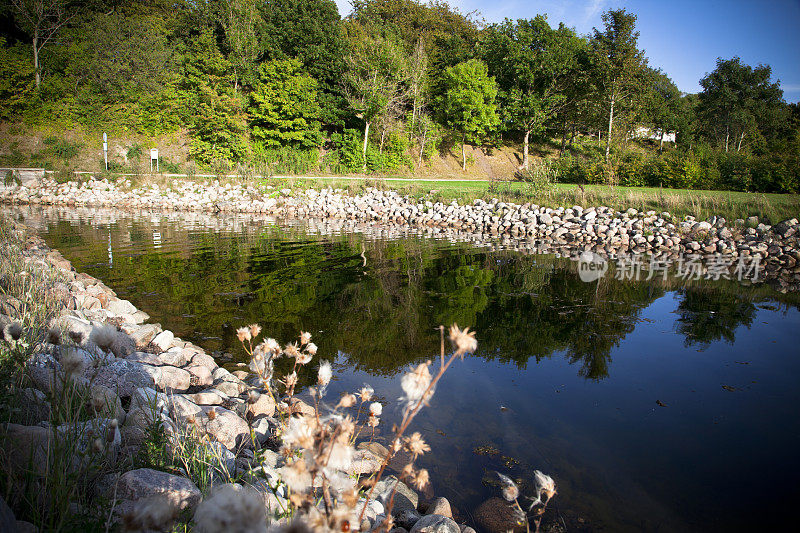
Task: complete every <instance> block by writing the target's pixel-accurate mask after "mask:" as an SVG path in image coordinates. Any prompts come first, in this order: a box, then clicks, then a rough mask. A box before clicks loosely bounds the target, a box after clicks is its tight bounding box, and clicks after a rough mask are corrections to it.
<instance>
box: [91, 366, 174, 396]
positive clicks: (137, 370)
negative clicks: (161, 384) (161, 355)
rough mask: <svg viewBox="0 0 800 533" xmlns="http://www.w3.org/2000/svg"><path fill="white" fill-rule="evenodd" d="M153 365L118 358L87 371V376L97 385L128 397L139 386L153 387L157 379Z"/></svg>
mask: <svg viewBox="0 0 800 533" xmlns="http://www.w3.org/2000/svg"><path fill="white" fill-rule="evenodd" d="M157 368H158V367H151V366H148V365H142V364H139V363H134V362H132V361H128V360H126V359H117V360H115V361H112V362H111V363H109V364H108V365H104V366H101V367H100V368H97V369H92V370H89V371H87V374H86V377H87V378H88V379H90V380H92V379H93V380H94V383H95V384H97V385H104V386H106V387H108V388H109V389H111V390H113V391H116V393H117V394H118V395H119V397H120V398H128V397H129V396H131V395H132V394H133V391H135V390H136V389H138V388H153V387H154V386H155V384H156V380H155V379H154V376H153V374H152V370H153V369H157Z"/></svg>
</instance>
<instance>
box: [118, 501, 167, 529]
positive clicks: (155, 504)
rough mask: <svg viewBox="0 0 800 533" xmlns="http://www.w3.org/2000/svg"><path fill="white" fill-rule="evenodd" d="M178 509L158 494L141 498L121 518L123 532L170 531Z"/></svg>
mask: <svg viewBox="0 0 800 533" xmlns="http://www.w3.org/2000/svg"><path fill="white" fill-rule="evenodd" d="M179 512H180V509H179V507H178V506H177V505H175V502H173V501H172V500H171V499H170V498H164V497H163V495H161V494H159V495H156V496H150V497H149V498H142V499H141V500H139V501H137V502H136V503H135V504H134V506H133V508H132V509H131V510H130V511H128V512H127V513H125V515H124V516H123V517H122V520H123V526H122V530H123V531H126V532H127V531H130V532H133V531H171V530H172V523H173V522H174V521H175V519H176V518H177V517H178V513H179Z"/></svg>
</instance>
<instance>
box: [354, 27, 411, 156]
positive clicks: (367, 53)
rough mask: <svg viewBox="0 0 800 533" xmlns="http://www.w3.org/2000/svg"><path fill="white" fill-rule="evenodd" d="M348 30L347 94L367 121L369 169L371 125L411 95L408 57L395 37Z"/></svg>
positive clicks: (362, 30) (364, 148) (364, 152)
mask: <svg viewBox="0 0 800 533" xmlns="http://www.w3.org/2000/svg"><path fill="white" fill-rule="evenodd" d="M348 31H349V37H350V39H349V41H350V45H351V47H350V51H349V54H348V56H347V67H348V68H347V71H346V73H345V76H344V81H345V95H346V96H347V100H348V101H349V102H350V106H351V107H352V108H353V110H354V111H355V112H356V113H357V116H358V117H359V118H361V119H363V120H364V143H363V148H362V154H363V157H364V167H363V168H364V171H366V169H367V144H368V142H369V129H370V126H371V125H372V124H373V123H374V122H375V120H377V119H378V118H380V117H381V116H383V115H385V114H386V113H387V110H389V109H393V108H396V107H398V106H399V105H400V104H401V103H402V102H404V101H405V99H406V98H407V91H406V81H407V78H408V56H407V55H406V54H405V52H404V51H403V48H402V46H401V45H400V43H398V42H397V41H396V40H395V39H393V38H391V37H382V36H381V35H380V34H376V33H375V32H374V31H372V29H371V28H364V27H361V26H359V25H351V26H350V27H349V29H348Z"/></svg>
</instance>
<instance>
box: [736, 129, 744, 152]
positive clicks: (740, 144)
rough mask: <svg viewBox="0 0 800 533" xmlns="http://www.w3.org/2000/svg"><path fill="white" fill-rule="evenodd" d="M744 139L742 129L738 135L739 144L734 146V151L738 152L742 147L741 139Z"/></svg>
mask: <svg viewBox="0 0 800 533" xmlns="http://www.w3.org/2000/svg"><path fill="white" fill-rule="evenodd" d="M743 140H744V131H742V135H741V137H739V146H737V147H736V151H737V152H739V151H740V150H741V149H742V141H743Z"/></svg>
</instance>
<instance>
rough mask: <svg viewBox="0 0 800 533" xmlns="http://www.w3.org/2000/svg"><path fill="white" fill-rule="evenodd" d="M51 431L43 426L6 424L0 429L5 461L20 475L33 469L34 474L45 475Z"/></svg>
mask: <svg viewBox="0 0 800 533" xmlns="http://www.w3.org/2000/svg"><path fill="white" fill-rule="evenodd" d="M50 435H51V429H50V428H45V427H41V426H23V425H20V424H6V425H5V426H3V427H0V441H2V442H3V460H4V461H6V464H7V466H8V467H10V468H12V469H13V470H15V471H16V472H18V473H21V472H23V471H27V470H28V468H29V467H31V468H33V471H34V473H36V474H40V475H41V474H44V473H45V470H46V468H47V457H48V453H47V450H48V449H49V445H50Z"/></svg>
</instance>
